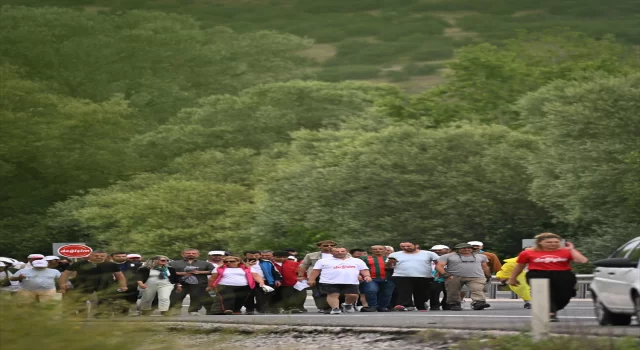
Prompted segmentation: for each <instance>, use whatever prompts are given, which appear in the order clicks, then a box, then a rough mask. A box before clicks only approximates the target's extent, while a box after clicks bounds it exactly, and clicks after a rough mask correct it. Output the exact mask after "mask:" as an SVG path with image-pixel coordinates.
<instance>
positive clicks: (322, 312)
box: [318, 309, 331, 314]
mask: <svg viewBox="0 0 640 350" xmlns="http://www.w3.org/2000/svg"><path fill="white" fill-rule="evenodd" d="M325 311H331V309H329V310H325V309H318V313H319V314H326V313H327V312H325Z"/></svg>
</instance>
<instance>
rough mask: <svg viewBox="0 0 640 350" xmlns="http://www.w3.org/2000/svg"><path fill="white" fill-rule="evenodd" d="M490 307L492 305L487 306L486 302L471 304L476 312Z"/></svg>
mask: <svg viewBox="0 0 640 350" xmlns="http://www.w3.org/2000/svg"><path fill="white" fill-rule="evenodd" d="M490 306H491V305H489V304H487V303H486V302H484V301H477V302H475V303H472V304H471V308H472V309H474V310H484V309H486V308H488V307H490Z"/></svg>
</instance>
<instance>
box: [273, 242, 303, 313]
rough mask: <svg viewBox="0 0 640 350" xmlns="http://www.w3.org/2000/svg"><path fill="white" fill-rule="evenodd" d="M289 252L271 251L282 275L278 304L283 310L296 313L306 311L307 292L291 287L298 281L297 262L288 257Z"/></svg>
mask: <svg viewBox="0 0 640 350" xmlns="http://www.w3.org/2000/svg"><path fill="white" fill-rule="evenodd" d="M289 257H290V255H289V252H286V251H282V252H275V253H273V263H274V264H275V266H276V268H277V269H278V271H279V272H280V274H281V275H282V285H281V286H280V306H281V307H282V309H283V310H284V312H287V313H292V314H297V313H302V312H306V310H305V308H304V302H305V300H306V299H307V292H305V291H301V290H297V289H295V288H293V286H295V285H296V283H297V282H298V278H297V277H298V275H297V273H298V265H300V263H299V262H296V261H293V260H290V259H289Z"/></svg>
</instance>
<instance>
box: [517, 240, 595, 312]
mask: <svg viewBox="0 0 640 350" xmlns="http://www.w3.org/2000/svg"><path fill="white" fill-rule="evenodd" d="M535 239H536V244H535V247H534V248H533V249H527V250H524V251H523V252H521V253H520V255H518V260H517V264H516V266H515V267H514V269H513V271H512V272H511V277H510V278H509V285H511V286H518V285H519V282H518V275H520V273H522V271H524V268H525V266H527V265H528V266H529V272H527V275H526V276H527V282H529V283H531V282H530V280H531V279H535V278H543V279H544V278H546V279H548V280H549V293H550V299H551V300H550V310H549V317H550V320H551V322H558V316H557V312H558V311H560V310H562V309H564V308H565V306H567V305H568V304H569V301H570V300H571V298H572V297H574V296H575V286H576V275H575V274H574V273H573V272H572V271H571V261H573V262H576V263H579V264H584V263H587V262H588V261H589V260H588V259H587V258H586V257H585V256H584V255H582V253H580V252H579V251H578V250H577V249H575V246H574V245H573V244H572V243H569V242H566V243H565V246H564V247H562V246H561V244H560V242H561V240H562V238H561V237H560V236H558V235H556V234H553V233H541V234H539V235H537V236H536V237H535ZM533 297H534V298H535V295H534V296H533Z"/></svg>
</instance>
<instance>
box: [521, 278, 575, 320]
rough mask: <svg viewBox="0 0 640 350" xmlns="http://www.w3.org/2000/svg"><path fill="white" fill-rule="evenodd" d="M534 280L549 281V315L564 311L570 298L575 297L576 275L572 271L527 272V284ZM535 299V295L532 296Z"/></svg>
mask: <svg viewBox="0 0 640 350" xmlns="http://www.w3.org/2000/svg"><path fill="white" fill-rule="evenodd" d="M536 278H546V279H548V280H549V299H551V300H549V302H550V303H549V305H550V310H549V312H551V313H556V312H557V311H559V310H562V309H564V308H565V307H566V306H567V305H568V304H569V302H570V301H571V298H573V297H574V296H576V283H577V280H576V275H575V274H574V273H573V272H572V271H542V270H529V272H527V283H529V284H530V282H529V280H532V279H536ZM532 297H533V298H535V295H532ZM534 300H535V299H534Z"/></svg>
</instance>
